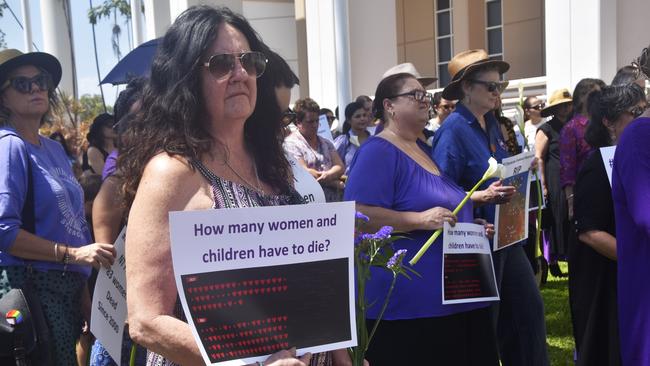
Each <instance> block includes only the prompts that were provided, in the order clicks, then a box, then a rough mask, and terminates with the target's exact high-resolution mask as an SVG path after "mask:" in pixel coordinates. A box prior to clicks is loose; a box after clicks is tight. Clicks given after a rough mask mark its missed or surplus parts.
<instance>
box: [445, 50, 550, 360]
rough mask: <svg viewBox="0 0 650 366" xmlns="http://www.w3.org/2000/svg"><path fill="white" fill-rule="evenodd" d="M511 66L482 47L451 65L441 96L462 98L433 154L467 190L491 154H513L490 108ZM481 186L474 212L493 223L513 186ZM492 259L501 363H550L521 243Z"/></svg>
mask: <svg viewBox="0 0 650 366" xmlns="http://www.w3.org/2000/svg"><path fill="white" fill-rule="evenodd" d="M509 68H510V65H509V64H508V63H506V62H504V61H499V60H492V59H490V58H489V57H488V55H487V52H485V51H484V50H469V51H464V52H461V53H459V54H457V55H455V56H454V57H453V58H452V60H451V61H450V63H449V65H448V69H449V73H450V75H451V76H452V81H451V82H450V83H449V85H447V86H446V87H445V89H444V90H443V92H442V97H443V98H445V99H452V100H453V99H458V100H459V102H458V103H457V104H456V110H455V111H454V112H453V113H452V114H451V115H450V116H449V117H447V119H446V120H445V123H444V124H443V125H442V126H441V127H440V129H438V131H437V132H436V134H435V135H434V139H433V154H432V156H433V160H434V161H435V162H436V163H437V164H438V166H439V167H440V170H441V171H442V172H443V173H445V174H446V175H447V176H448V177H450V178H451V179H452V180H453V181H454V182H456V183H457V184H458V185H460V186H461V187H463V189H464V190H466V191H469V190H470V189H471V188H472V187H473V186H474V184H476V182H478V181H479V180H480V179H481V177H482V176H483V173H484V172H485V171H486V169H487V167H488V159H489V158H490V157H494V158H495V159H497V161H501V159H503V158H506V157H508V156H509V153H508V151H507V145H506V143H505V141H504V139H503V136H502V134H501V131H500V130H499V125H498V122H497V121H496V119H495V117H494V113H492V111H493V110H494V108H495V107H496V103H497V101H498V98H499V94H500V93H501V92H502V91H503V88H504V87H505V85H506V83H505V82H502V81H500V79H501V75H502V74H503V73H505V72H506V71H508V69H509ZM480 189H482V190H480V191H476V192H475V193H474V194H473V195H472V197H471V199H472V201H473V203H474V206H475V207H477V209H476V212H475V213H477V214H478V217H480V218H483V219H485V220H487V221H488V222H494V216H495V209H496V205H497V204H501V203H505V202H508V201H509V200H510V199H511V197H512V195H513V194H514V192H515V188H514V187H512V186H504V185H503V184H502V183H501V181H500V180H493V181H489V182H486V183H485V184H484V185H483V186H482V187H481V188H480ZM493 260H494V268H495V274H496V277H497V284H498V286H499V295H500V297H501V301H500V302H499V303H495V304H494V305H493V311H494V312H495V320H496V323H497V324H496V325H497V338H498V341H499V354H500V356H501V361H502V363H503V365H505V366H511V365H540V366H544V365H548V355H547V351H546V327H545V324H544V307H543V304H542V298H541V295H540V293H539V290H538V288H537V285H536V284H535V277H534V274H533V271H532V269H531V266H530V264H529V262H528V259H527V258H526V254H525V253H524V250H523V247H522V246H520V245H512V246H509V247H506V248H504V249H501V250H499V251H496V252H494V255H493Z"/></svg>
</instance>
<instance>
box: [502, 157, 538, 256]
mask: <svg viewBox="0 0 650 366" xmlns="http://www.w3.org/2000/svg"><path fill="white" fill-rule="evenodd" d="M534 157H535V154H534V153H533V152H532V151H527V152H523V153H521V154H518V155H515V156H511V157H509V158H506V159H503V161H502V162H501V163H502V164H503V167H504V169H505V172H504V178H503V185H504V186H514V187H515V194H514V196H512V199H510V201H509V202H508V203H504V204H500V205H497V207H496V212H495V215H494V229H495V234H494V250H499V249H503V248H505V247H507V246H510V245H512V244H515V243H518V242H520V241H522V240H524V239H526V238H528V207H529V206H530V176H531V174H530V171H529V168H530V164H531V163H532V161H533V158H534Z"/></svg>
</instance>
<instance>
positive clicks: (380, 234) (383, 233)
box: [373, 226, 393, 240]
mask: <svg viewBox="0 0 650 366" xmlns="http://www.w3.org/2000/svg"><path fill="white" fill-rule="evenodd" d="M392 232H393V227H392V226H384V227H382V228H381V229H379V231H377V232H376V233H375V234H374V235H373V239H375V240H384V239H387V238H390V234H391V233H392Z"/></svg>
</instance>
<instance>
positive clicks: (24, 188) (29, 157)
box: [0, 49, 114, 365]
mask: <svg viewBox="0 0 650 366" xmlns="http://www.w3.org/2000/svg"><path fill="white" fill-rule="evenodd" d="M60 80H61V65H60V64H59V61H58V60H57V59H56V58H54V56H52V55H49V54H47V53H42V52H33V53H26V54H23V53H21V52H20V51H18V50H14V49H8V50H4V51H2V52H0V167H1V168H0V297H2V296H3V295H5V294H7V293H8V292H9V291H10V290H11V289H13V288H23V286H24V284H25V281H27V280H28V281H31V284H32V289H33V290H34V292H35V295H36V296H37V297H38V299H39V300H40V301H41V304H42V308H43V313H44V316H45V320H46V322H47V326H48V328H49V330H50V332H51V335H52V337H51V339H52V341H53V343H54V344H53V347H52V350H53V352H54V353H53V362H52V363H51V364H56V365H73V364H76V361H77V359H76V356H75V342H76V340H77V339H78V338H79V335H80V333H81V325H82V313H83V317H85V318H86V320H90V314H89V313H90V304H89V303H88V308H84V309H83V312H82V306H81V304H82V301H83V300H88V299H89V296H88V291H87V289H86V279H87V278H88V275H89V274H90V266H95V267H99V266H109V265H110V264H112V263H113V259H114V250H113V247H112V245H110V244H99V243H95V244H88V243H89V242H90V232H89V230H88V224H87V222H86V219H85V215H84V198H83V191H82V189H81V187H80V186H79V184H78V183H77V180H76V179H75V177H74V175H73V173H72V170H71V167H70V163H69V161H68V157H67V156H66V154H65V151H64V150H63V148H62V147H61V145H59V143H57V142H56V141H53V140H50V139H48V138H45V137H43V136H40V135H39V134H38V129H39V127H40V126H41V124H42V123H43V122H44V120H45V117H46V115H47V114H48V113H49V112H50V111H51V110H52V109H53V108H55V107H56V104H57V100H56V96H55V91H54V88H55V87H56V85H57V84H58V83H59V81H60ZM84 303H85V302H84ZM41 363H42V364H46V361H45V360H41V362H40V363H39V364H41ZM47 364H49V363H47Z"/></svg>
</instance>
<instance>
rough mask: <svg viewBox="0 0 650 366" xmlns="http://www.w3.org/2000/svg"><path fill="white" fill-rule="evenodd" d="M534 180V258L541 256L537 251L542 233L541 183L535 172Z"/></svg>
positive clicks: (539, 251)
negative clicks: (535, 220)
mask: <svg viewBox="0 0 650 366" xmlns="http://www.w3.org/2000/svg"><path fill="white" fill-rule="evenodd" d="M535 179H536V180H537V227H536V228H535V258H537V257H539V256H541V255H542V253H541V250H540V249H539V243H540V240H541V233H542V203H543V202H542V183H541V181H540V180H539V177H538V176H537V172H535Z"/></svg>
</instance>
